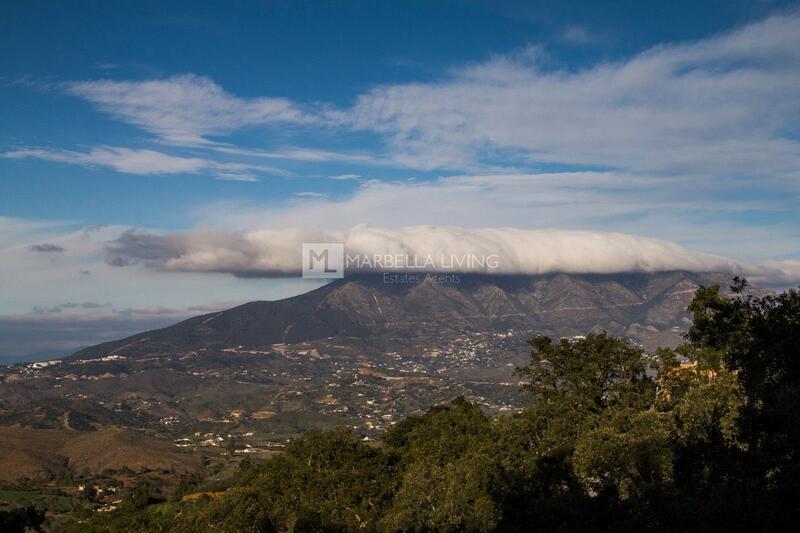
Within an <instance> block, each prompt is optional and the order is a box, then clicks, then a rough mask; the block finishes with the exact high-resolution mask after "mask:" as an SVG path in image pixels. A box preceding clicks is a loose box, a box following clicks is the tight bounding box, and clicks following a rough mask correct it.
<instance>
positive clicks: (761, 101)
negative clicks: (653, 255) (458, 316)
mask: <svg viewBox="0 0 800 533" xmlns="http://www.w3.org/2000/svg"><path fill="white" fill-rule="evenodd" d="M798 25H800V16H797V15H786V16H775V17H772V18H769V19H767V20H764V21H761V22H758V23H754V24H751V25H749V26H745V27H743V28H741V29H738V30H735V31H731V32H728V33H724V34H722V35H719V36H716V37H713V38H709V39H705V40H701V41H697V42H693V43H688V44H668V45H662V46H658V47H655V48H653V49H650V50H647V51H645V52H642V53H640V54H638V55H636V56H634V57H631V58H630V59H627V60H624V61H618V62H613V63H603V64H599V65H597V66H594V67H591V68H586V69H582V70H577V71H573V70H558V69H555V70H554V69H552V67H551V66H550V65H548V66H547V67H548V68H545V67H544V66H541V65H537V63H536V62H535V61H534V62H533V63H532V62H531V60H530V58H525V59H524V60H521V59H519V58H518V57H516V56H514V55H512V56H498V57H495V58H493V59H491V60H490V61H488V62H485V63H480V64H475V65H471V66H468V67H465V68H462V69H460V70H457V71H455V73H454V74H453V75H452V76H451V77H449V78H445V79H440V80H437V81H434V82H430V83H405V84H392V85H384V86H378V87H375V88H374V89H372V90H370V91H369V92H367V93H365V94H362V95H361V96H360V97H359V98H358V101H357V104H356V105H355V106H354V108H352V109H349V110H343V111H340V112H338V115H336V116H334V117H333V118H335V119H338V120H340V121H341V122H342V124H346V125H349V126H351V127H355V128H360V129H364V130H369V131H374V132H378V133H380V134H381V135H383V136H384V138H385V139H386V140H387V142H388V144H389V147H390V150H391V151H392V152H393V153H394V157H395V159H396V160H397V161H399V162H401V163H403V164H406V165H408V166H411V167H416V168H423V169H434V168H455V169H460V168H470V166H471V165H476V164H479V163H481V162H484V163H486V162H500V163H502V164H514V162H517V163H518V164H519V163H520V162H524V163H527V164H537V163H538V164H540V163H560V164H572V165H602V166H608V167H613V168H618V169H627V170H630V171H636V172H658V173H666V174H680V173H684V172H690V173H693V174H698V173H704V174H707V175H722V174H727V175H733V176H741V175H759V176H771V177H775V176H787V175H790V176H794V177H796V176H797V168H798V166H800V143H798V140H797V139H798V137H797V134H798V124H799V123H800V99H798V98H797V87H798V86H800V56H798V54H797V50H798V49H800V32H798V31H797V27H798ZM534 57H535V55H534Z"/></svg>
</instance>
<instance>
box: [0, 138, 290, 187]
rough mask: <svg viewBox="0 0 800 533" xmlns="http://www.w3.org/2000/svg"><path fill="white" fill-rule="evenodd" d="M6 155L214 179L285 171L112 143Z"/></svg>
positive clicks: (249, 178) (253, 178)
mask: <svg viewBox="0 0 800 533" xmlns="http://www.w3.org/2000/svg"><path fill="white" fill-rule="evenodd" d="M0 157H4V158H7V159H23V158H35V159H42V160H45V161H56V162H59V163H69V164H75V165H82V166H87V167H108V168H112V169H114V170H116V171H117V172H124V173H126V174H139V175H150V174H180V173H186V174H200V173H208V174H213V175H214V176H215V177H217V178H218V179H223V180H236V181H256V180H257V174H272V175H279V176H285V175H288V172H286V171H284V170H281V169H277V168H274V167H269V166H265V165H250V164H244V163H236V162H219V161H214V160H211V159H204V158H200V157H183V156H174V155H169V154H165V153H162V152H156V151H153V150H134V149H131V148H120V147H113V146H96V147H93V148H91V149H90V150H89V151H88V152H77V151H71V150H44V149H40V148H22V149H17V150H12V151H9V152H5V153H1V154H0Z"/></svg>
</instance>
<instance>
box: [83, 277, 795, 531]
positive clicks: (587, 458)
mask: <svg viewBox="0 0 800 533" xmlns="http://www.w3.org/2000/svg"><path fill="white" fill-rule="evenodd" d="M744 288H745V284H744V282H743V281H741V280H736V285H735V286H734V291H733V297H723V296H721V295H720V292H719V288H718V287H710V288H702V289H700V290H699V291H698V293H697V295H696V297H695V299H694V301H693V302H692V304H691V307H690V310H691V311H692V313H693V315H694V324H693V326H692V328H691V330H690V332H689V335H688V339H687V340H688V343H687V344H686V345H684V346H682V347H680V348H679V349H677V350H675V351H672V350H660V351H659V352H658V353H657V354H656V356H654V357H648V356H645V355H644V354H643V353H642V351H641V350H640V349H638V348H637V347H635V346H633V345H631V344H630V343H629V342H627V341H625V340H621V339H616V338H613V337H610V336H608V335H606V334H604V333H595V334H591V335H589V336H587V337H586V338H585V339H582V340H579V341H577V342H569V341H566V340H562V341H561V342H559V343H554V342H552V341H551V340H550V339H548V338H545V337H537V338H535V339H533V340H532V341H531V344H532V346H533V351H532V358H531V363H530V364H529V365H528V366H527V367H525V368H521V369H519V370H518V372H519V374H520V375H521V376H524V377H525V378H527V379H529V380H530V382H529V385H528V386H527V389H528V390H529V391H530V393H531V396H532V398H533V399H534V400H535V401H534V402H533V403H532V407H530V408H529V409H527V410H525V411H524V412H522V413H519V414H516V415H514V416H506V417H498V418H490V417H488V416H486V415H485V414H484V413H483V412H482V411H481V409H480V408H479V407H478V406H477V405H474V404H471V403H470V402H468V401H466V400H464V399H463V398H459V399H456V400H455V401H453V402H452V403H451V404H450V405H448V406H440V407H435V408H433V409H431V410H430V411H428V412H427V413H426V414H424V415H421V416H414V417H410V418H408V419H406V420H403V421H402V422H400V423H398V424H396V425H395V426H393V427H392V428H391V429H390V430H388V431H387V432H386V434H385V435H384V438H383V442H382V444H381V445H380V446H371V445H369V444H367V443H364V442H361V441H360V440H359V439H358V438H357V437H356V436H355V435H353V434H352V433H349V432H347V431H344V430H338V431H330V432H319V431H312V432H309V433H307V434H305V435H304V436H303V437H302V438H299V439H297V440H295V441H293V442H292V443H291V444H290V445H288V446H287V448H286V451H285V453H283V454H281V455H279V456H277V457H275V458H273V459H270V460H267V461H263V462H259V463H252V462H245V463H244V464H243V466H242V467H241V469H240V472H239V474H238V477H237V479H236V481H235V483H234V486H232V487H231V488H230V489H229V490H228V491H227V492H226V493H225V494H224V495H223V496H221V497H217V498H204V499H201V500H200V501H199V502H196V503H162V504H158V505H145V506H143V507H142V506H138V507H136V506H130V507H127V508H126V507H124V506H123V508H122V509H121V510H119V511H116V512H114V513H108V514H106V516H94V517H91V518H89V519H87V520H85V521H83V522H81V523H80V524H74V525H75V526H76V528H77V529H82V530H90V529H92V528H95V530H98V531H106V530H112V531H125V530H130V529H131V528H133V529H141V530H151V531H170V530H172V531H286V530H295V531H356V530H363V531H461V530H463V531H491V530H502V531H641V530H658V531H697V530H712V529H724V530H741V529H749V530H757V531H761V530H776V529H777V530H782V529H786V528H785V527H784V526H785V525H786V524H792V523H793V522H795V521H796V520H797V519H798V518H800V514H799V511H800V505H799V504H798V501H800V500H798V495H800V486H799V485H800V419H798V417H800V414H798V413H799V412H800V410H799V409H798V408H797V407H798V406H800V403H798V401H799V400H800V375H798V372H799V371H800V359H799V358H798V355H800V354H798V353H797V352H798V350H800V293H798V292H797V291H789V292H787V293H785V294H782V295H779V296H770V297H764V298H753V297H748V296H745V295H744ZM681 361H682V363H681Z"/></svg>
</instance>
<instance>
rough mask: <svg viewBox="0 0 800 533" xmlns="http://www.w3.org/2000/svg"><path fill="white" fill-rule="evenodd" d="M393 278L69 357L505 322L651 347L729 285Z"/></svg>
mask: <svg viewBox="0 0 800 533" xmlns="http://www.w3.org/2000/svg"><path fill="white" fill-rule="evenodd" d="M391 276H393V277H389V278H388V279H387V278H385V277H384V276H383V275H354V276H349V277H347V278H344V279H341V280H337V281H335V282H333V283H330V284H328V285H326V286H323V287H321V288H319V289H317V290H314V291H311V292H308V293H306V294H302V295H299V296H295V297H292V298H287V299H284V300H278V301H255V302H250V303H247V304H244V305H241V306H238V307H234V308H232V309H228V310H226V311H221V312H217V313H211V314H207V315H201V316H197V317H194V318H190V319H188V320H185V321H183V322H180V323H178V324H175V325H173V326H170V327H167V328H163V329H159V330H154V331H148V332H145V333H140V334H137V335H133V336H131V337H128V338H126V339H122V340H120V341H114V342H108V343H104V344H100V345H97V346H93V347H90V348H86V349H84V350H80V351H78V352H76V353H75V354H73V355H72V356H71V358H70V359H72V360H80V359H95V358H99V357H104V356H108V355H118V356H124V357H137V356H146V355H148V354H158V353H175V352H187V351H196V350H199V349H206V350H209V349H221V348H227V347H232V346H266V345H273V344H278V343H297V342H302V341H313V340H317V339H325V338H328V337H340V338H349V339H368V340H369V339H372V340H375V339H383V340H386V341H390V340H391V339H394V338H400V339H409V338H432V337H433V338H436V337H446V336H452V335H455V334H459V333H462V332H465V331H483V332H497V331H506V330H509V329H517V330H519V329H522V330H526V331H536V332H541V333H545V334H551V335H556V336H573V335H582V334H585V333H586V332H588V331H590V330H594V329H603V330H606V331H608V332H610V333H613V334H616V335H626V336H629V337H631V338H633V339H634V340H636V341H638V342H640V343H642V344H643V345H644V346H645V347H646V348H648V349H652V348H655V347H656V346H657V345H670V346H671V345H675V344H676V343H678V342H680V340H681V335H682V332H683V330H684V329H685V328H686V325H687V323H688V319H689V316H688V313H687V311H686V306H687V305H688V303H689V301H690V300H691V298H692V295H693V293H694V291H695V290H696V289H697V287H699V286H700V285H712V284H719V285H721V286H723V287H727V285H728V283H729V281H730V280H729V276H728V275H726V274H698V273H690V272H663V273H653V274H645V273H633V274H609V275H598V274H591V275H589V274H548V275H538V276H520V275H507V276H498V275H475V274H455V275H453V274H451V275H449V276H450V278H448V279H443V280H442V281H443V282H439V281H436V278H434V277H433V276H429V275H427V274H417V275H413V276H411V275H404V274H393V275H391ZM453 276H456V279H454V278H453ZM387 281H389V282H387Z"/></svg>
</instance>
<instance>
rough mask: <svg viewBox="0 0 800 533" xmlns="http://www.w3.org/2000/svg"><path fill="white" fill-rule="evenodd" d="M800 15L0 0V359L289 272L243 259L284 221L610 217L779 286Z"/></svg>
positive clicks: (534, 5)
mask: <svg viewBox="0 0 800 533" xmlns="http://www.w3.org/2000/svg"><path fill="white" fill-rule="evenodd" d="M798 13H800V12H799V11H798V4H797V3H796V2H769V1H759V2H734V1H720V2H711V1H709V2H675V1H672V2H635V1H629V2H555V1H553V2H336V3H334V2H324V3H323V2H236V3H233V2H231V3H226V4H225V5H224V7H222V6H221V4H219V3H215V2H209V3H204V2H191V3H181V2H137V3H135V5H134V4H130V5H119V4H118V3H111V2H82V3H80V6H78V7H76V6H75V5H67V4H64V3H58V2H6V3H5V4H4V5H3V6H2V7H1V8H0V15H2V16H0V49H2V50H4V53H3V54H0V102H1V103H0V254H2V259H3V266H2V267H0V274H2V281H0V290H1V291H2V297H1V298H0V331H2V333H4V334H5V335H6V337H9V336H16V337H15V338H18V339H19V340H17V341H14V342H13V343H11V342H9V343H7V344H6V345H0V355H2V354H3V353H11V352H21V351H25V352H33V351H41V350H48V349H68V348H71V347H74V346H80V345H82V344H84V343H86V342H91V341H95V340H97V339H98V338H99V337H98V335H99V333H98V331H99V329H98V328H99V326H98V324H100V323H102V324H104V325H103V326H102V327H103V328H104V331H105V332H106V333H105V334H107V335H116V334H121V333H125V332H127V331H129V330H130V331H133V330H135V329H137V328H140V327H143V326H144V325H147V326H150V325H152V324H154V323H162V322H163V323H166V322H169V321H171V320H175V319H178V318H181V317H183V316H186V315H188V314H191V313H195V312H199V311H200V310H202V309H206V308H208V309H211V308H215V307H217V308H218V307H222V306H224V305H230V304H231V303H235V302H240V301H246V300H250V299H255V298H266V299H269V298H276V297H283V296H288V295H290V294H294V293H297V292H300V291H303V290H306V289H308V288H310V287H312V286H313V285H311V284H309V283H308V282H303V281H301V280H298V279H296V278H293V277H288V278H287V277H281V278H277V279H271V278H269V277H267V276H263V275H261V274H260V273H263V272H266V270H265V266H264V265H272V266H274V265H275V264H280V265H283V263H281V262H280V261H279V259H281V258H278V259H276V253H277V252H275V250H278V249H281V245H282V243H283V242H284V241H283V240H281V239H287V238H288V237H286V235H287V234H286V233H285V232H287V231H294V230H292V228H306V229H307V230H309V231H312V230H314V231H315V230H342V231H344V230H348V228H353V227H361V226H363V225H366V226H367V227H373V228H382V229H387V230H391V229H392V228H395V229H396V228H408V227H417V226H420V225H432V226H435V227H443V226H444V227H449V228H458V231H461V230H462V229H466V230H470V229H479V228H499V227H503V228H516V229H526V230H541V229H556V230H569V231H583V232H588V233H587V235H589V234H591V235H595V237H596V236H597V235H602V234H604V233H608V232H614V233H624V234H632V235H636V236H638V237H642V238H645V239H647V238H655V239H660V240H662V241H667V242H669V243H676V244H677V245H678V246H680V247H682V248H685V249H687V250H690V251H692V252H693V253H694V252H696V253H698V254H703V253H706V254H714V255H715V257H724V258H726V260H728V259H730V260H731V261H734V262H735V263H732V264H735V265H738V266H737V267H736V268H739V267H741V269H742V270H743V271H745V272H747V273H749V274H750V275H751V277H754V278H757V279H760V280H761V281H762V282H764V283H771V284H775V285H784V286H785V285H788V284H794V283H795V282H796V281H798V279H800V276H798V272H800V214H799V212H800V210H798V209H797V208H796V206H797V203H798V183H800V172H798V170H797V169H798V168H800V166H799V164H800V125H799V124H798V119H799V118H800V98H798V97H797V96H798V93H797V87H798V86H800V58H798V55H797V52H796V50H797V49H798V48H799V47H800V36H798V32H797V30H796V28H797V27H798V25H800V15H799V14H798ZM426 227H427V226H426ZM277 230H281V231H283V232H284V233H282V234H277V233H270V232H272V231H277ZM209 231H211V232H214V233H213V236H210V234H209V233H208V232H209ZM381 231H383V230H381ZM426 231H428V230H424V229H423V230H419V231H418V232H417V233H404V234H403V235H404V236H405V237H404V238H408V239H411V241H409V242H405V243H404V245H406V246H412V245H413V246H422V245H423V237H422V235H423V234H425V233H426ZM454 231H455V230H454ZM259 232H260V233H259ZM264 232H267V233H264ZM592 232H594V233H592ZM293 235H294V234H293ZM348 235H350V238H355V237H354V236H353V235H355V234H348ZM382 235H383V234H382ZM385 235H386V236H387V237H386V239H387V242H388V241H391V240H392V239H393V238H395V236H394V234H391V233H386V234H385ZM459 235H462V237H463V235H464V234H461V233H459ZM531 235H532V236H530V237H529V238H530V239H532V240H531V241H530V242H525V243H524V244H525V245H526V246H528V245H535V244H536V242H538V241H536V240H535V239H536V238H538V237H535V236H533V235H534V234H531ZM582 235H583V234H582ZM295 236H296V235H295ZM287 242H288V241H287ZM462 242H472V241H470V239H469V234H467V236H466V237H464V238H463V239H462ZM43 245H52V246H51V247H47V246H43ZM413 246H412V247H413ZM287 249H291V247H290V248H287ZM646 249H647V246H646V245H645V244H642V250H646ZM552 253H553V254H555V252H552ZM666 253H667V252H664V251H660V252H659V254H662V255H658V256H657V257H653V256H647V255H646V254H645V252H643V251H642V252H641V253H640V254H639V255H640V256H641V257H642V258H640V259H641V268H642V269H650V268H655V267H652V265H660V264H673V263H672V262H670V261H672V258H667V259H668V260H665V257H664V255H663V254H666ZM517 255H519V254H517ZM550 259H551V262H550V263H548V264H553V265H556V266H558V265H563V264H566V263H565V262H564V261H566V259H565V258H564V257H561V256H557V255H554V256H553V257H551V258H550ZM584 259H585V262H586V264H587V265H588V266H587V269H591V268H593V267H591V265H593V264H596V263H597V258H596V257H586V258H584ZM281 260H282V259H281ZM271 261H272V262H271ZM275 261H278V262H277V263H275ZM288 263H291V261H289V260H288V259H287V264H288ZM621 264H622V263H621ZM626 264H627V263H626ZM637 264H639V263H637ZM676 264H679V265H683V264H684V263H676ZM708 264H709V263H703V262H702V261H700V262H699V263H698V265H700V266H698V267H697V268H701V267H702V266H703V265H708ZM717 264H718V263H714V265H717ZM287 270H291V268H289V267H287ZM242 272H246V273H248V276H247V277H241V273H242ZM237 275H238V277H237ZM159 320H160V321H161V322H159ZM103 321H104V322H103ZM76 322H79V323H81V324H83V325H85V328H84V330H82V331H83V332H82V333H81V334H80V335H79V336H78V337H75V336H67V337H65V336H63V335H61V336H60V337H59V336H58V335H56V337H57V338H56V337H54V338H53V339H52V340H46V341H43V342H42V343H38V344H36V343H30V342H29V341H28V340H26V339H28V337H29V336H30V331H35V332H37V333H35V335H39V333H38V332H39V331H40V329H37V328H47V331H58V330H59V328H60V329H61V330H66V329H68V328H69V327H73V326H74V325H75V323H76ZM111 323H113V324H115V326H114V327H113V328H111V327H109V326H108V325H109V324H111ZM126 328H128V329H126ZM73 329H74V328H73ZM23 330H24V331H23ZM25 332H28V333H25ZM26 335H28V337H26Z"/></svg>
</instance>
